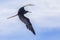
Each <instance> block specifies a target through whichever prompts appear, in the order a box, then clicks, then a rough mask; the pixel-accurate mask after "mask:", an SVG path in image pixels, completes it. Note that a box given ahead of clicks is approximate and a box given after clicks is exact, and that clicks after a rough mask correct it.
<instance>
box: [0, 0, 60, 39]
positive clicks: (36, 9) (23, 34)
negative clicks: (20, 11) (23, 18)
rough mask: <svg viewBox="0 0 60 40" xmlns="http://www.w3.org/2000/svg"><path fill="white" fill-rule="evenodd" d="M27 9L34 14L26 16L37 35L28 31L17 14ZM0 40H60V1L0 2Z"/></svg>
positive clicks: (10, 0) (2, 0)
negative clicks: (22, 9) (27, 5)
mask: <svg viewBox="0 0 60 40" xmlns="http://www.w3.org/2000/svg"><path fill="white" fill-rule="evenodd" d="M26 4H34V5H35V6H30V7H25V9H26V10H29V11H31V12H32V13H27V14H25V16H26V17H28V18H29V19H30V21H31V23H32V25H33V27H34V29H35V32H36V35H33V34H32V32H30V31H29V30H27V28H26V26H25V25H24V23H22V22H21V20H19V18H18V16H16V17H14V18H11V19H7V18H8V17H10V16H13V15H15V14H17V12H18V9H19V8H20V7H22V6H24V5H26ZM0 40H60V0H0Z"/></svg>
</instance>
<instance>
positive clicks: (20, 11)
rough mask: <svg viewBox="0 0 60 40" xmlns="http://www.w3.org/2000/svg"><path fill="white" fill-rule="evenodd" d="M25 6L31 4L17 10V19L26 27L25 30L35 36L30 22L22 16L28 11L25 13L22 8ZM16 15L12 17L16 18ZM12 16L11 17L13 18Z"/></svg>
mask: <svg viewBox="0 0 60 40" xmlns="http://www.w3.org/2000/svg"><path fill="white" fill-rule="evenodd" d="M26 6H32V4H28V5H25V6H23V7H21V8H20V9H19V10H18V14H17V15H18V17H19V19H20V20H21V21H22V22H23V23H24V24H25V25H26V27H27V29H29V30H30V31H31V32H32V33H33V34H34V35H35V34H36V33H35V31H34V29H33V27H32V24H31V22H30V20H29V19H28V18H27V17H25V16H24V14H26V13H28V12H29V11H26V10H25V9H24V7H26ZM17 15H14V16H17ZM14 16H12V17H14ZM12 17H9V18H12Z"/></svg>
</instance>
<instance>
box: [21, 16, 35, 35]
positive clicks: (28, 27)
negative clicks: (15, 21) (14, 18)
mask: <svg viewBox="0 0 60 40" xmlns="http://www.w3.org/2000/svg"><path fill="white" fill-rule="evenodd" d="M20 19H21V21H22V22H23V23H24V24H26V27H27V29H29V30H30V31H31V32H32V33H33V34H34V35H35V31H34V29H33V27H32V24H31V22H30V20H29V19H28V18H26V17H25V16H23V17H20Z"/></svg>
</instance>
